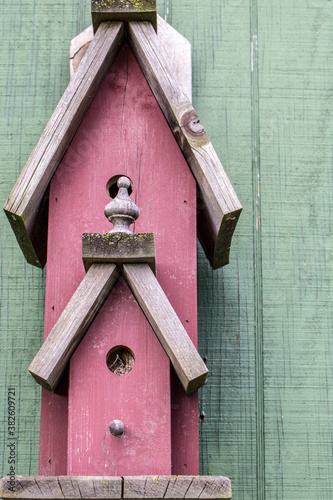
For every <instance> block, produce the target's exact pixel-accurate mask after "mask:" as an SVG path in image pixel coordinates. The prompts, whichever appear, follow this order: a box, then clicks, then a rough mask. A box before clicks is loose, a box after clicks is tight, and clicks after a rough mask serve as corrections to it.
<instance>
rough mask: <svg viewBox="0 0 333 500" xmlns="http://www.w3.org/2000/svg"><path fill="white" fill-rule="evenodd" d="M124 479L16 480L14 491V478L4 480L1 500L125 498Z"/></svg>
mask: <svg viewBox="0 0 333 500" xmlns="http://www.w3.org/2000/svg"><path fill="white" fill-rule="evenodd" d="M122 482H123V480H122V478H121V477H110V476H100V477H98V476H95V477H88V476H71V477H69V476H15V479H13V480H12V483H13V484H14V486H13V488H14V491H12V490H10V489H9V487H10V484H11V483H10V478H9V477H4V478H2V479H1V480H0V497H1V498H17V499H21V498H22V499H45V500H53V499H59V498H68V499H69V498H80V499H82V500H91V499H94V498H96V499H116V498H122Z"/></svg>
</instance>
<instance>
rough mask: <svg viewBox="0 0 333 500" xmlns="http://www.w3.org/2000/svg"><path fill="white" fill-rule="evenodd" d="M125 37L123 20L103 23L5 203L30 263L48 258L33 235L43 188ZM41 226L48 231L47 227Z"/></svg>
mask: <svg viewBox="0 0 333 500" xmlns="http://www.w3.org/2000/svg"><path fill="white" fill-rule="evenodd" d="M123 37H124V23H121V22H103V23H101V25H100V27H99V29H98V31H97V33H96V35H95V37H94V39H93V41H92V42H91V44H90V46H89V48H88V50H87V52H86V54H85V56H84V57H83V59H82V61H81V64H80V66H79V68H78V70H77V72H76V73H75V75H74V77H73V79H72V80H71V81H70V83H69V85H68V87H67V89H66V90H65V92H64V94H63V96H62V97H61V99H60V101H59V103H58V105H57V107H56V109H55V111H54V113H53V114H52V116H51V118H50V120H49V122H48V124H47V125H46V127H45V129H44V132H43V134H42V135H41V137H40V139H39V141H38V143H37V145H36V147H35V149H34V150H33V152H32V153H31V155H30V157H29V159H28V161H27V163H26V165H25V167H24V169H23V171H22V173H21V175H20V177H19V178H18V180H17V182H16V184H15V186H14V188H13V190H12V192H11V194H10V195H9V198H8V200H7V201H6V203H5V205H4V211H5V213H6V215H7V217H8V220H9V222H10V224H11V226H12V228H13V230H14V233H15V236H16V238H17V240H18V243H19V245H20V247H21V249H22V252H23V253H24V255H25V258H26V259H27V261H28V262H29V264H33V265H34V266H37V267H44V265H45V263H46V252H45V248H42V249H40V248H39V247H38V245H37V244H36V243H35V242H36V238H35V237H34V232H35V231H36V229H35V227H34V226H35V223H36V219H37V218H38V215H39V213H40V211H41V204H42V200H43V197H44V194H45V192H46V190H47V188H48V185H49V182H50V180H51V178H52V176H53V174H54V173H55V171H56V170H57V168H58V165H59V163H60V161H61V159H62V157H63V155H64V153H65V151H66V149H67V148H68V145H69V144H70V142H71V140H72V139H73V137H74V135H75V133H76V131H77V129H78V127H79V125H80V123H81V121H82V119H83V117H84V115H85V113H86V111H87V109H88V108H89V106H90V103H91V102H92V100H93V98H94V97H95V95H96V93H97V90H98V89H99V87H100V85H101V83H102V81H103V79H104V77H105V75H106V73H107V72H108V70H109V68H110V66H111V64H112V62H113V60H114V58H115V56H116V54H117V52H118V49H119V47H120V45H121V42H122V40H123ZM46 227H47V226H46ZM37 229H38V228H37ZM42 230H43V231H45V232H46V228H45V227H42ZM44 236H45V237H46V234H45V235H43V234H42V235H39V238H43V237H44Z"/></svg>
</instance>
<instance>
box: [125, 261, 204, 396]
mask: <svg viewBox="0 0 333 500" xmlns="http://www.w3.org/2000/svg"><path fill="white" fill-rule="evenodd" d="M123 274H124V277H125V279H126V281H127V283H128V285H129V287H130V289H131V290H132V292H133V295H134V297H135V298H136V300H137V301H138V303H139V305H140V307H141V309H142V310H143V312H144V314H145V316H146V318H147V319H148V321H149V323H150V324H151V326H152V328H153V330H154V332H155V334H156V336H157V338H158V340H159V341H160V342H161V344H162V346H163V349H164V350H165V352H166V353H167V355H168V356H169V359H170V361H171V363H172V365H173V367H174V369H175V371H176V373H177V375H178V378H179V380H180V382H181V384H182V386H183V389H184V391H185V392H186V394H191V393H192V392H194V391H196V390H197V389H199V387H202V386H203V385H204V384H205V381H206V377H207V374H208V369H207V367H206V365H205V363H204V362H203V360H202V359H201V357H200V355H199V353H198V351H197V350H196V348H195V347H194V345H193V342H192V341H191V339H190V337H189V336H188V334H187V332H186V330H185V328H184V327H183V325H182V323H181V322H180V320H179V318H178V316H177V314H176V313H175V311H174V309H173V307H172V306H171V304H170V302H169V300H168V298H167V296H166V295H165V293H164V291H163V290H162V288H161V286H160V284H159V283H158V281H157V279H156V278H155V275H154V273H153V272H152V270H151V269H150V267H149V265H148V264H124V266H123Z"/></svg>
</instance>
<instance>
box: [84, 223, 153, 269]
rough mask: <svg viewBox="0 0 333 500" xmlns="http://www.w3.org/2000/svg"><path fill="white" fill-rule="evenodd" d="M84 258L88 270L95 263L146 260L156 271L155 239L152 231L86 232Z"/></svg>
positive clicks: (119, 263)
mask: <svg viewBox="0 0 333 500" xmlns="http://www.w3.org/2000/svg"><path fill="white" fill-rule="evenodd" d="M82 260H83V263H84V266H85V269H86V271H87V270H88V269H89V268H90V266H91V265H92V264H93V263H102V262H113V263H114V264H118V265H119V266H120V267H122V264H123V263H124V262H128V263H130V262H132V263H134V262H141V263H142V262H145V263H147V264H149V265H150V267H151V269H152V271H153V272H155V240H154V235H153V234H152V233H139V234H138V233H136V234H127V233H106V234H101V233H84V234H83V235H82Z"/></svg>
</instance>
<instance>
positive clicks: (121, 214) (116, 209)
mask: <svg viewBox="0 0 333 500" xmlns="http://www.w3.org/2000/svg"><path fill="white" fill-rule="evenodd" d="M117 186H118V188H119V191H118V194H117V196H116V197H115V198H114V199H113V200H112V201H110V203H108V204H107V205H106V207H105V209H104V213H105V217H106V218H107V219H108V220H109V221H110V222H111V224H113V229H111V231H109V233H128V234H132V233H133V231H131V229H130V228H129V226H130V225H131V224H133V223H134V222H135V221H136V219H137V218H138V217H139V214H140V210H139V208H138V207H137V205H136V204H135V203H134V201H132V200H131V198H130V197H129V194H128V190H129V188H130V187H131V181H130V179H129V178H128V177H125V176H123V177H119V179H118V181H117Z"/></svg>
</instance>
